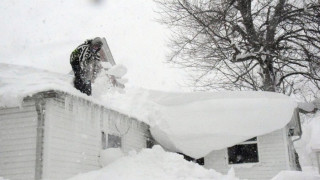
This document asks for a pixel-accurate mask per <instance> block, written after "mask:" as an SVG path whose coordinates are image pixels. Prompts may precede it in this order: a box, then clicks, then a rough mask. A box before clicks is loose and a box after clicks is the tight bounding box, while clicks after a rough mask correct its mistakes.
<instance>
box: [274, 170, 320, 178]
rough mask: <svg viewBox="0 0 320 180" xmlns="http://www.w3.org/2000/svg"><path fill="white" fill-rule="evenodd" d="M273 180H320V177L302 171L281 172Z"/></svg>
mask: <svg viewBox="0 0 320 180" xmlns="http://www.w3.org/2000/svg"><path fill="white" fill-rule="evenodd" d="M271 180H320V176H319V175H313V174H310V173H306V172H301V171H281V172H280V173H279V174H277V175H276V176H275V177H273V178H272V179H271Z"/></svg>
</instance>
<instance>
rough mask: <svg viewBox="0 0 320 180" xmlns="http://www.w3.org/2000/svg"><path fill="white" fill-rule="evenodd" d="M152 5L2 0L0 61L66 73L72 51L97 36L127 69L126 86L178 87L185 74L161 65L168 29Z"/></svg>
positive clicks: (121, 0) (140, 1)
mask: <svg viewBox="0 0 320 180" xmlns="http://www.w3.org/2000/svg"><path fill="white" fill-rule="evenodd" d="M155 8H156V6H155V4H154V2H153V1H152V0H134V1H132V0H102V3H100V4H99V5H97V4H95V3H93V0H54V1H53V0H28V1H22V0H1V1H0V22H1V25H0V36H1V41H2V43H1V44H0V63H10V64H20V65H27V66H32V67H37V68H41V69H47V70H50V71H54V72H60V73H68V72H69V71H70V70H71V66H70V64H69V56H70V53H71V51H72V50H73V49H74V48H76V47H77V46H78V45H79V44H81V43H82V42H83V41H85V40H86V39H89V38H93V37H96V36H101V37H106V39H107V41H108V44H109V47H110V49H111V51H112V54H113V56H114V59H115V61H116V62H117V63H118V64H124V65H125V66H126V67H127V68H128V74H127V75H126V77H127V78H128V79H129V83H128V86H139V87H144V88H150V89H159V90H168V91H169V90H171V91H172V90H173V91H180V90H181V88H180V87H179V85H178V83H177V82H179V83H180V84H181V83H182V80H183V79H184V78H183V76H184V75H183V74H184V73H182V72H181V71H179V70H177V69H173V68H169V65H168V64H165V63H164V61H165V56H166V54H167V51H168V49H167V48H166V44H167V42H168V41H167V40H168V36H169V31H168V30H166V29H165V27H164V26H162V25H160V24H159V23H157V22H155V17H156V16H157V14H156V13H155V12H154V9H155Z"/></svg>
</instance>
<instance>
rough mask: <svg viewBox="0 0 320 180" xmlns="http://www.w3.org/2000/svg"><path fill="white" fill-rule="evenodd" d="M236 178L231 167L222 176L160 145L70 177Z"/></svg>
mask: <svg viewBox="0 0 320 180" xmlns="http://www.w3.org/2000/svg"><path fill="white" fill-rule="evenodd" d="M89 179H90V180H110V179H112V180H178V179H180V180H182V179H184V180H200V179H201V180H237V179H238V178H235V177H234V174H233V172H232V170H231V171H230V172H229V174H228V175H222V174H220V173H218V172H216V171H215V170H213V169H210V170H208V169H205V168H203V167H202V166H200V165H198V164H195V163H192V162H188V161H186V160H184V159H183V156H181V155H179V154H176V153H170V152H165V151H164V150H163V149H162V148H161V147H160V146H154V147H153V149H144V150H142V151H141V152H140V153H139V154H136V153H135V152H131V153H130V154H129V156H126V157H123V158H120V159H118V160H116V161H115V162H113V163H111V164H109V165H108V166H106V167H104V168H102V169H100V170H97V171H91V172H89V173H85V174H79V175H77V176H75V177H72V178H70V179H69V180H89Z"/></svg>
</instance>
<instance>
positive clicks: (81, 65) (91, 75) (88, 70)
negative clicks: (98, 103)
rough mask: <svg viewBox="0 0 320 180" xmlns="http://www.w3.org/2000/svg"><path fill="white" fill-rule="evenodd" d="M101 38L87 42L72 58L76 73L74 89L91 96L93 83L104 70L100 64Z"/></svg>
mask: <svg viewBox="0 0 320 180" xmlns="http://www.w3.org/2000/svg"><path fill="white" fill-rule="evenodd" d="M102 45H103V43H102V40H101V38H99V37H96V38H94V39H93V40H87V41H86V42H84V43H83V44H81V45H80V46H78V47H77V48H76V49H75V50H74V51H73V52H72V53H71V56H70V64H71V66H72V70H73V72H74V76H75V78H74V87H75V88H76V89H78V90H80V91H81V92H82V93H86V94H87V95H88V96H90V95H91V89H92V88H91V83H92V82H93V81H94V80H95V79H96V77H97V74H98V73H99V72H100V70H101V69H102V66H101V63H100V61H101V60H100V53H99V51H100V49H101V47H102Z"/></svg>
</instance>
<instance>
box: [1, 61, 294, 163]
mask: <svg viewBox="0 0 320 180" xmlns="http://www.w3.org/2000/svg"><path fill="white" fill-rule="evenodd" d="M100 81H101V80H100ZM97 82H99V79H97V80H96V83H97ZM95 89H96V90H95ZM97 89H98V90H97ZM105 89H106V88H105V87H104V86H101V87H100V86H98V85H95V86H94V87H93V92H99V93H93V96H92V97H88V96H86V95H84V94H82V93H80V92H79V91H77V90H76V89H75V88H73V86H72V76H70V75H62V74H57V73H51V72H48V71H43V70H39V69H34V68H29V67H23V66H15V65H7V64H0V107H1V106H2V107H5V106H18V105H19V103H21V102H22V100H23V98H24V97H26V96H31V95H33V94H35V93H38V92H42V91H47V90H58V91H62V92H66V93H69V94H72V95H74V96H78V97H82V98H85V99H87V100H90V101H93V102H95V103H98V104H100V105H103V106H105V107H107V108H110V109H113V110H116V111H118V112H120V113H124V114H126V115H128V116H130V117H135V118H137V119H138V120H140V121H143V122H145V123H147V124H149V125H150V130H151V133H152V135H153V137H154V138H155V140H156V141H158V142H159V143H160V144H161V145H163V146H164V147H165V148H166V149H169V150H172V151H178V152H182V153H185V154H187V155H189V156H192V157H195V158H199V157H203V156H205V155H207V154H208V153H210V152H211V151H212V150H218V149H223V148H226V147H229V146H232V145H234V144H236V143H239V142H241V141H244V140H246V139H249V138H252V137H254V136H259V135H263V134H267V133H270V132H272V131H275V130H277V129H281V128H283V127H284V126H285V125H286V124H287V123H288V122H289V121H290V120H291V118H292V115H293V112H294V109H295V108H296V106H297V104H296V102H294V101H293V100H292V99H290V98H289V97H287V96H285V95H282V94H278V93H271V92H214V93H213V92H195V93H177V92H161V91H152V90H145V89H126V92H125V93H123V94H120V93H117V92H113V91H109V90H107V89H106V90H105Z"/></svg>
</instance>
